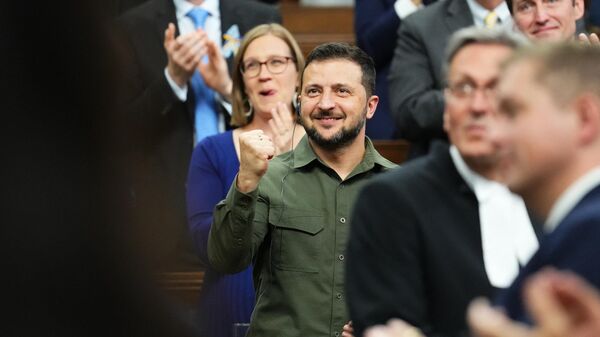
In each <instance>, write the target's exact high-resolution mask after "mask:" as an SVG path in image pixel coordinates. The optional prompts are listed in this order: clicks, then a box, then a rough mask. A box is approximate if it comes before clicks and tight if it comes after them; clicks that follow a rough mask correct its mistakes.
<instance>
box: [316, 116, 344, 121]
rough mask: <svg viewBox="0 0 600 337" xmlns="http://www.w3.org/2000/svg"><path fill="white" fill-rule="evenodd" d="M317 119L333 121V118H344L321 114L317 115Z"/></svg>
mask: <svg viewBox="0 0 600 337" xmlns="http://www.w3.org/2000/svg"><path fill="white" fill-rule="evenodd" d="M315 119H317V120H320V121H333V120H340V119H342V117H334V116H319V117H315Z"/></svg>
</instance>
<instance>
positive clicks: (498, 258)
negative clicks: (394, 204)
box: [450, 145, 538, 288]
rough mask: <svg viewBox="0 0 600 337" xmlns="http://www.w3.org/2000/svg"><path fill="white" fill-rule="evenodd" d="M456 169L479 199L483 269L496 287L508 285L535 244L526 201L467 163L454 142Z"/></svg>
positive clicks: (451, 151) (453, 159) (533, 249)
mask: <svg viewBox="0 0 600 337" xmlns="http://www.w3.org/2000/svg"><path fill="white" fill-rule="evenodd" d="M450 156H451V158H452V161H453V162H454V166H455V167H456V170H457V171H458V173H459V174H460V176H461V177H462V178H463V179H464V180H465V182H466V183H467V184H468V185H469V186H470V187H471V189H472V190H473V192H474V193H475V196H476V197H477V201H478V209H479V227H480V230H481V248H482V254H483V262H484V267H485V271H486V274H487V277H488V280H489V281H490V284H492V285H493V286H494V287H496V288H505V287H508V286H509V285H510V284H511V283H512V281H513V280H514V278H515V277H516V276H517V274H518V273H519V268H520V266H523V265H525V264H526V263H527V261H529V259H530V258H531V256H532V255H533V253H534V252H535V251H536V250H537V248H538V243H537V238H536V236H535V232H534V231H533V227H532V226H531V221H530V220H529V215H528V214H527V209H526V208H525V203H523V200H522V199H521V198H520V197H519V196H517V195H515V194H513V193H511V192H510V191H509V190H508V188H507V187H506V186H505V185H503V184H500V183H498V182H496V181H493V180H490V179H487V178H485V177H483V176H481V175H479V174H477V173H476V172H474V171H473V170H471V168H469V167H468V166H467V164H466V163H465V161H464V160H463V158H462V156H461V155H460V153H459V152H458V149H457V148H456V146H454V145H452V146H450Z"/></svg>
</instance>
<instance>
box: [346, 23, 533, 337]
mask: <svg viewBox="0 0 600 337" xmlns="http://www.w3.org/2000/svg"><path fill="white" fill-rule="evenodd" d="M523 43H525V42H524V40H523V39H522V38H520V37H519V36H515V35H513V34H512V33H510V32H503V31H499V30H488V29H482V28H476V27H471V28H466V29H464V30H461V31H459V32H458V33H457V34H456V35H455V36H454V38H453V40H452V41H450V48H449V53H448V54H449V57H448V61H447V67H448V69H449V72H448V79H447V80H448V83H449V88H448V89H447V90H446V91H445V96H446V100H447V104H446V110H445V113H444V128H445V129H446V131H447V132H448V134H449V137H450V140H451V142H452V144H453V145H452V146H451V147H450V148H449V147H448V145H447V144H445V143H435V144H434V146H433V149H432V152H431V153H430V154H429V155H428V156H426V157H423V158H420V159H417V160H415V161H412V162H410V163H408V164H406V165H404V166H403V167H401V168H398V169H396V170H394V171H393V172H390V173H387V174H384V175H383V176H380V177H377V178H375V179H374V180H373V181H372V182H370V183H369V184H367V186H366V187H365V188H364V189H363V191H362V192H361V194H360V195H359V197H358V199H357V202H356V203H355V210H354V213H353V217H352V219H353V220H352V224H351V234H350V241H349V244H348V252H347V259H346V261H347V270H346V284H347V292H348V304H349V309H350V317H351V319H352V322H353V325H354V327H355V329H356V333H357V336H362V333H363V331H364V329H365V328H366V327H369V326H371V325H376V324H383V323H385V322H386V321H387V320H389V319H391V318H395V317H397V318H400V319H402V320H404V321H406V322H407V323H408V324H410V325H413V326H415V327H416V328H418V329H420V330H421V331H422V332H423V333H424V334H426V335H432V336H433V335H435V336H462V335H463V334H464V333H465V330H466V323H465V320H464V313H465V310H466V307H467V305H468V303H469V301H471V300H472V299H473V298H474V297H476V296H491V295H492V294H493V293H494V289H495V288H502V287H506V286H508V285H510V282H512V280H513V278H514V277H515V276H516V275H517V273H518V270H519V266H520V265H523V264H525V263H526V261H527V260H528V259H529V257H530V256H531V254H533V252H534V251H535V249H536V248H537V239H536V235H535V233H534V231H533V228H532V226H531V222H530V220H529V217H528V214H527V210H526V209H525V206H524V204H523V202H522V200H521V199H520V198H518V197H517V196H515V195H513V194H511V193H510V192H509V191H508V189H506V187H505V186H504V185H502V184H500V183H498V182H496V181H494V180H498V179H499V178H500V177H499V176H498V167H497V165H498V155H499V153H498V151H497V148H496V147H495V146H494V144H493V143H492V142H491V133H492V130H493V129H494V127H495V110H494V106H493V97H492V93H493V90H494V86H495V83H496V80H497V77H498V75H499V68H500V63H501V62H502V61H503V60H505V59H506V58H507V57H508V56H509V55H510V54H511V53H512V50H513V49H514V48H516V46H518V45H521V44H523Z"/></svg>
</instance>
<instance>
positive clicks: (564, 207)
mask: <svg viewBox="0 0 600 337" xmlns="http://www.w3.org/2000/svg"><path fill="white" fill-rule="evenodd" d="M598 185H600V166H599V167H596V168H594V169H592V170H590V171H588V172H587V173H586V174H584V175H583V176H581V177H579V179H577V180H576V181H575V182H574V183H573V184H571V185H570V186H569V187H568V188H567V190H566V191H564V192H563V193H562V194H561V195H560V197H559V198H558V199H557V200H556V202H554V205H553V206H552V208H551V210H550V213H548V218H547V220H546V224H545V225H544V230H545V231H546V232H552V231H553V230H554V229H556V227H557V226H558V224H559V223H560V222H561V221H562V220H563V219H564V218H565V217H566V216H567V214H569V212H571V210H573V208H574V207H575V206H576V205H577V204H578V203H579V202H580V201H581V199H583V197H584V196H585V195H586V194H588V193H589V192H590V191H591V190H592V189H593V188H594V187H596V186H598Z"/></svg>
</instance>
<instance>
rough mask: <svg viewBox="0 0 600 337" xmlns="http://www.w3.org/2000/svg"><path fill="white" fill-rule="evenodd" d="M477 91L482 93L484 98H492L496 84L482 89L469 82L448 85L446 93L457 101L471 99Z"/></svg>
mask: <svg viewBox="0 0 600 337" xmlns="http://www.w3.org/2000/svg"><path fill="white" fill-rule="evenodd" d="M478 90H482V91H483V95H484V96H485V98H488V99H489V98H493V97H494V95H495V94H496V83H493V84H491V85H487V86H483V87H480V86H478V85H476V84H475V83H472V82H469V81H465V82H458V83H450V84H448V91H450V93H451V94H452V96H454V97H456V98H459V99H472V98H473V97H474V96H475V93H476V92H477V91H478Z"/></svg>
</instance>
